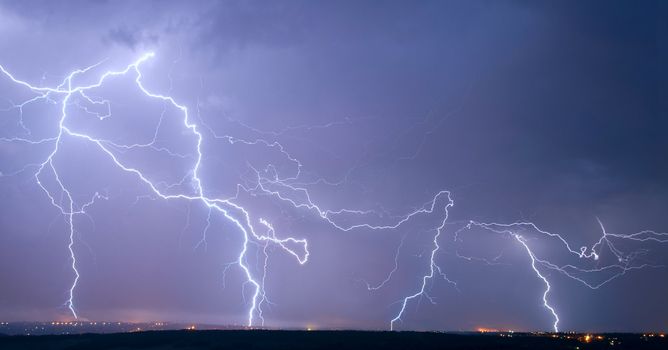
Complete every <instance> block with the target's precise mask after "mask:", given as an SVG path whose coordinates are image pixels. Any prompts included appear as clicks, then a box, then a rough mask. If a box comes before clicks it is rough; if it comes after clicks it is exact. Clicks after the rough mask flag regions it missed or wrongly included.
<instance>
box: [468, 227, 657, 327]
mask: <svg viewBox="0 0 668 350" xmlns="http://www.w3.org/2000/svg"><path fill="white" fill-rule="evenodd" d="M596 220H597V222H598V225H599V227H600V228H601V236H600V237H599V239H598V240H597V241H596V242H595V243H593V244H592V245H591V246H581V247H580V248H579V249H575V248H573V244H572V243H570V242H569V241H568V240H566V239H565V238H564V236H562V235H560V234H558V233H553V232H549V231H546V230H543V229H540V228H539V227H538V226H537V225H536V224H534V223H532V222H524V221H520V222H514V223H510V224H503V223H482V222H477V221H470V222H469V223H468V225H467V226H466V228H467V229H471V228H472V227H479V228H482V229H484V230H486V231H489V232H493V233H497V234H502V235H506V236H508V237H511V238H513V239H514V240H516V241H517V242H518V243H519V244H520V245H521V246H522V247H523V249H524V250H525V251H526V254H527V256H528V257H529V259H530V262H531V268H532V269H533V271H534V273H535V274H536V276H537V277H538V278H539V279H540V280H541V281H542V282H543V283H544V284H545V289H544V291H543V296H542V300H543V307H545V309H547V310H548V311H549V312H550V314H551V315H552V317H553V319H554V323H553V325H552V329H553V330H554V331H555V332H558V331H559V327H558V326H559V315H558V313H557V311H556V309H555V308H554V307H553V306H552V305H551V304H550V303H549V301H548V295H549V293H550V290H551V289H552V286H551V285H550V281H549V280H548V279H547V277H546V275H545V274H544V272H542V270H551V271H556V272H557V273H560V274H562V275H564V276H566V277H567V278H569V279H571V280H574V281H576V282H578V283H580V284H582V285H584V286H585V287H587V288H589V289H599V288H600V287H602V286H604V285H605V284H607V283H609V282H610V281H613V280H614V279H616V278H619V277H620V276H622V275H624V274H626V273H627V272H629V271H631V270H638V269H643V268H658V267H663V265H656V264H649V263H645V262H640V263H636V261H637V260H638V259H639V258H640V257H641V256H642V255H644V254H645V253H646V251H645V250H631V251H628V252H625V251H624V250H623V249H621V248H619V246H620V244H621V243H623V242H636V243H638V242H653V243H668V233H664V232H656V231H652V230H643V231H639V232H636V233H632V234H619V233H609V232H608V231H607V230H606V229H605V226H604V225H603V222H602V221H601V220H600V219H598V218H596ZM532 233H534V234H538V235H539V237H538V238H544V239H548V240H551V241H554V242H556V243H557V244H558V247H561V250H556V251H563V252H565V253H566V254H568V255H570V256H572V257H576V258H578V260H579V261H590V262H592V261H593V262H596V263H597V264H599V265H598V266H597V267H594V268H585V267H580V266H578V265H576V264H556V263H554V262H551V261H550V260H548V259H544V258H540V257H538V256H537V255H536V253H535V252H534V250H533V249H532V248H531V246H530V244H529V241H528V238H527V236H528V235H529V234H532ZM606 251H607V252H609V253H611V254H612V257H613V258H614V262H613V263H607V264H605V263H603V264H601V258H602V255H603V253H604V252H606ZM495 260H496V259H495ZM601 274H609V276H608V277H607V278H604V279H602V280H598V281H594V277H597V276H599V275H601Z"/></svg>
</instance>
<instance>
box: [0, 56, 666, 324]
mask: <svg viewBox="0 0 668 350" xmlns="http://www.w3.org/2000/svg"><path fill="white" fill-rule="evenodd" d="M153 57H154V54H153V53H147V54H145V55H142V56H141V57H140V58H139V59H137V60H136V61H134V62H132V63H131V64H129V65H127V66H125V67H124V68H123V69H121V70H115V71H113V70H112V71H106V72H104V73H102V74H101V75H99V76H98V77H97V80H95V82H94V83H90V84H87V85H86V84H77V83H76V81H77V80H78V79H77V78H79V77H80V76H84V75H85V76H88V75H90V73H91V72H93V71H94V70H95V69H98V68H99V67H100V65H101V64H102V63H103V62H104V61H103V62H99V63H97V64H94V65H91V66H89V67H86V68H84V69H78V70H75V71H73V72H71V73H70V74H69V75H67V76H66V77H65V78H64V80H63V81H62V82H61V83H60V84H59V85H57V86H55V87H44V86H35V85H32V84H30V83H28V82H26V81H24V80H20V79H19V78H17V77H15V76H14V75H13V74H11V73H10V72H9V71H8V70H6V69H5V67H4V66H2V65H0V72H1V73H2V74H1V75H3V76H4V77H6V78H7V79H9V80H10V81H11V82H12V83H14V84H16V85H17V86H18V87H20V88H21V89H26V90H28V91H30V92H31V93H32V94H34V96H32V97H31V98H28V99H26V100H25V101H23V102H21V103H14V102H11V101H10V103H11V106H10V107H9V108H5V109H3V110H2V111H5V112H9V111H17V112H18V122H17V124H18V127H19V128H20V129H21V130H22V131H23V135H21V136H15V137H3V138H0V142H6V143H20V144H26V145H29V146H37V145H40V146H49V147H50V148H49V152H48V154H47V155H46V157H45V158H44V159H42V160H41V161H39V162H37V163H31V164H26V165H25V166H24V167H23V168H22V169H19V170H16V171H10V172H7V173H0V176H12V175H17V174H19V173H22V172H26V171H29V170H30V171H33V173H32V175H33V177H34V179H35V183H36V184H37V186H39V188H40V189H41V191H42V192H43V193H44V194H45V195H46V197H47V198H48V200H49V201H50V203H51V204H52V205H53V206H54V207H55V208H56V209H57V210H59V212H60V214H61V215H62V217H63V218H64V221H65V223H66V225H67V237H68V240H67V243H68V244H67V249H68V253H69V258H70V264H71V269H72V273H73V280H72V284H71V286H70V288H69V289H68V291H67V299H66V301H65V306H66V307H67V309H68V310H69V311H70V312H71V314H72V316H74V317H75V318H78V317H79V315H78V311H77V307H76V304H75V299H76V298H75V297H76V289H77V285H78V283H79V280H80V278H82V276H81V274H80V272H79V269H78V267H79V265H78V262H77V254H76V253H77V252H76V235H75V234H76V232H77V231H76V225H75V222H76V219H77V216H79V215H88V214H87V212H86V211H87V209H88V208H89V207H91V206H93V205H95V203H96V202H97V201H98V200H108V199H109V198H108V196H106V195H102V194H100V193H97V192H96V193H94V194H93V195H92V196H89V197H88V198H90V199H89V200H88V201H86V202H83V203H78V202H77V201H76V200H75V197H74V196H73V195H72V187H71V184H68V183H66V181H64V180H63V178H62V177H61V169H60V168H59V166H58V162H57V161H56V160H55V159H56V158H55V157H56V155H58V154H60V153H63V152H64V151H63V150H61V147H60V146H61V145H62V143H63V141H64V140H65V139H67V138H72V139H77V140H82V141H85V142H87V143H88V144H90V145H92V146H94V147H95V148H96V149H97V150H98V151H99V153H100V155H101V156H103V157H104V158H103V159H106V160H107V161H110V162H111V164H113V165H114V166H115V167H116V169H118V170H119V171H121V172H124V173H128V174H131V175H134V177H135V178H136V179H137V180H138V181H139V182H140V183H141V184H143V185H144V186H145V187H146V188H147V189H148V190H150V193H151V197H155V199H161V200H181V201H187V202H188V214H187V218H186V220H187V222H186V227H184V228H183V231H185V230H186V229H187V228H188V226H189V225H190V207H191V205H192V204H193V203H200V204H203V205H204V206H205V207H206V209H207V217H206V226H205V227H204V229H203V231H202V237H201V240H200V241H199V242H198V243H197V245H196V246H195V249H198V248H199V247H203V248H204V249H205V250H206V249H207V235H208V234H209V233H210V232H211V229H212V215H213V214H218V215H221V216H222V217H223V218H225V219H226V220H227V221H228V222H229V223H231V224H233V226H234V227H236V229H237V230H238V232H240V233H241V235H242V244H241V247H240V249H239V252H238V255H236V261H234V262H233V263H230V264H226V265H225V266H224V270H223V281H222V282H223V287H224V286H225V273H226V272H227V270H228V269H229V268H230V267H232V266H237V267H238V268H239V269H240V270H241V272H242V273H243V275H244V276H245V282H244V283H243V286H242V287H243V288H242V289H243V291H245V290H246V288H248V287H250V288H251V293H250V298H248V304H249V306H248V310H247V325H248V326H254V325H256V324H260V325H264V323H265V318H264V310H263V306H266V305H272V304H273V303H272V302H271V301H270V299H269V297H268V295H267V288H266V287H265V285H266V281H267V278H268V277H267V276H268V272H269V267H270V265H269V261H270V253H271V252H273V251H274V250H275V249H276V250H280V251H282V252H284V253H287V254H289V255H290V256H291V257H293V258H294V259H295V260H296V262H297V263H298V264H299V265H303V264H306V263H308V261H309V256H310V254H311V252H310V251H309V244H308V241H307V240H306V239H304V238H298V237H292V236H284V235H282V234H279V233H278V232H277V230H276V229H275V228H274V225H273V224H272V223H271V222H270V221H269V220H267V219H265V218H262V217H259V216H256V215H254V214H252V211H251V210H250V209H249V208H247V207H245V206H243V205H241V204H240V203H239V195H240V193H242V192H243V193H247V194H250V195H253V196H256V195H263V196H267V197H270V198H273V199H274V200H276V201H278V202H280V203H283V204H285V205H287V206H289V207H290V208H292V209H296V210H301V211H303V212H304V213H310V214H312V215H314V216H315V217H317V218H319V219H320V220H322V222H324V223H326V224H328V225H329V226H330V227H332V228H333V229H336V230H338V231H341V232H350V231H354V230H360V231H369V230H370V231H391V230H398V229H400V228H402V227H403V225H404V224H406V223H407V222H408V221H410V220H411V219H413V218H415V217H420V216H424V215H436V216H437V217H438V218H439V223H440V224H439V225H438V226H437V227H435V228H434V230H433V232H434V235H433V239H432V242H431V243H430V251H429V254H425V255H427V256H428V258H429V259H428V261H429V262H428V265H427V271H426V272H425V274H424V275H422V276H420V279H419V283H418V285H417V288H416V289H415V290H414V291H412V292H411V293H407V294H408V295H407V296H405V297H403V298H402V299H400V300H399V301H398V302H397V304H398V305H399V306H400V307H398V310H397V312H396V314H395V315H394V317H393V318H392V319H391V320H390V322H389V328H390V329H392V330H394V329H395V327H396V325H397V323H398V322H401V321H402V318H403V317H404V316H405V314H406V309H407V306H408V305H409V303H411V302H413V301H415V300H418V301H419V300H420V299H422V298H423V297H425V298H427V299H428V300H430V301H431V302H434V300H433V298H432V297H431V296H429V295H428V288H429V287H430V283H432V284H433V281H434V279H435V277H439V276H440V277H442V278H443V279H444V280H445V281H446V282H447V283H450V284H452V285H453V286H454V287H455V288H457V284H456V282H454V281H452V280H450V279H449V278H448V277H447V276H446V274H445V273H444V271H443V270H442V269H441V267H440V266H439V265H438V263H437V254H439V252H440V250H441V245H440V244H439V239H440V238H441V235H442V233H443V232H444V230H445V225H446V222H447V220H448V217H449V210H450V209H451V208H452V207H453V205H454V201H453V200H452V198H451V194H450V192H448V191H440V192H438V193H436V194H435V195H434V196H433V197H432V198H431V200H430V201H428V202H427V203H425V204H424V205H422V206H421V207H419V208H417V209H415V210H413V211H412V212H409V213H408V214H405V215H401V216H391V217H389V218H386V219H385V221H384V222H383V223H378V222H379V221H378V218H379V217H381V215H378V213H376V212H375V211H372V210H359V209H347V208H341V209H328V208H325V207H324V206H323V205H322V204H319V203H318V202H317V201H316V200H315V199H313V196H312V195H311V193H310V192H309V190H308V187H307V185H309V184H317V183H324V184H328V185H332V186H336V185H338V184H339V183H337V182H331V181H328V180H324V179H317V180H315V181H306V180H304V179H303V177H302V168H303V164H302V162H301V161H300V160H299V159H297V158H296V157H294V156H293V155H292V154H291V153H290V152H289V151H288V149H287V148H286V147H284V146H283V145H282V144H281V143H280V142H278V141H275V140H269V139H263V138H257V139H244V138H239V137H236V136H232V135H226V134H219V133H218V132H216V131H215V130H214V128H212V127H211V126H209V125H208V124H206V123H205V122H204V120H203V119H202V118H201V116H200V115H199V105H197V109H198V110H197V113H196V115H192V113H190V109H189V108H188V107H187V106H186V105H184V104H181V103H179V102H177V100H176V99H175V98H174V97H172V96H169V95H163V94H161V93H157V92H154V91H152V90H150V89H148V88H146V87H145V86H144V83H143V74H142V70H141V67H142V65H144V64H145V63H146V62H147V61H148V60H150V59H151V58H153ZM120 76H130V77H132V78H134V84H135V85H136V87H137V88H138V89H139V92H140V93H141V94H143V95H144V96H145V97H147V98H150V99H154V100H157V101H162V102H163V103H164V109H163V111H162V113H161V115H160V118H159V121H158V123H157V126H156V127H155V130H154V131H153V137H152V139H151V140H150V141H148V142H134V143H129V144H123V143H119V142H114V141H112V140H108V139H102V138H98V137H95V136H94V135H92V134H90V133H87V132H85V131H81V130H78V129H77V128H76V126H75V125H72V123H71V120H70V118H69V114H68V113H69V112H71V109H72V108H78V109H80V110H82V111H84V112H85V113H86V114H87V115H92V116H94V117H96V118H98V119H99V120H104V119H108V118H113V117H114V115H113V113H112V104H111V102H110V101H109V100H107V99H102V98H98V97H95V98H94V97H92V96H93V94H92V93H91V90H93V89H96V88H100V87H102V86H103V85H104V84H105V83H106V82H107V81H108V80H109V79H110V78H112V77H120ZM168 77H169V81H170V87H169V90H168V93H170V91H171V88H172V79H171V71H170V73H169V75H168ZM40 102H46V103H50V104H54V105H58V106H59V111H60V112H59V116H58V119H57V125H58V128H57V132H56V133H55V135H52V136H49V137H44V138H34V137H33V134H32V132H31V130H30V128H29V127H28V125H26V123H25V121H24V109H25V108H26V106H28V105H31V104H35V103H40ZM91 106H95V107H98V108H99V107H102V109H103V113H100V112H98V111H94V110H92V108H90V107H91ZM167 108H172V109H174V110H176V111H177V112H178V113H179V116H180V117H179V118H180V123H181V124H180V127H182V128H183V131H184V132H187V133H188V134H190V135H192V136H193V137H194V138H195V140H196V141H195V145H194V148H193V149H192V150H191V151H190V152H188V153H179V152H175V151H173V150H171V149H169V148H168V147H164V146H159V142H158V135H159V132H160V129H161V128H162V127H163V122H164V121H165V118H167V115H168V114H167ZM96 110H97V109H96ZM349 123H351V121H350V120H349V119H346V120H345V121H344V122H335V123H328V124H323V125H317V126H308V125H300V126H295V127H287V128H285V129H283V130H281V131H278V132H266V131H260V130H257V129H252V128H251V127H250V126H247V125H245V124H242V123H240V124H241V125H242V126H244V127H246V128H249V129H252V130H253V131H255V133H256V134H258V135H264V136H274V137H276V136H280V135H282V134H284V133H288V132H292V131H295V130H302V129H303V130H311V129H320V128H327V127H330V126H332V125H339V124H349ZM207 138H212V139H215V140H222V141H226V142H227V143H229V144H230V145H244V146H253V147H262V148H263V149H267V150H272V151H274V152H278V153H280V155H281V156H282V157H283V159H284V160H285V161H286V162H287V163H289V164H291V165H292V169H293V171H291V172H290V173H288V174H282V173H281V172H280V171H279V170H278V169H279V167H277V166H276V165H274V164H269V165H268V166H266V167H265V168H263V169H258V168H255V167H253V166H252V165H250V164H248V170H249V172H250V173H251V174H252V179H251V180H249V181H244V182H242V183H238V184H234V186H235V187H236V194H235V196H232V197H215V196H213V195H211V193H210V190H209V188H210V186H207V184H206V183H205V182H204V181H203V180H202V178H201V176H200V171H201V168H202V163H203V157H204V154H203V147H202V144H203V142H204V141H205V140H206V139H207ZM423 143H424V140H423ZM423 143H422V144H423ZM422 144H420V147H422ZM137 149H150V150H152V151H154V152H159V153H164V154H166V155H168V156H169V157H176V158H179V159H181V160H184V161H191V163H190V167H189V169H188V171H187V173H186V175H185V176H184V177H182V178H181V180H180V182H179V183H177V184H168V183H164V182H159V181H156V180H152V179H151V176H149V175H148V174H147V173H146V172H144V171H142V170H141V169H139V168H136V167H133V166H131V165H129V164H127V163H126V162H123V161H122V160H121V159H120V158H119V155H120V154H123V153H124V152H127V151H129V150H137ZM418 151H419V150H418ZM347 176H348V175H346V177H347ZM47 177H49V178H52V179H53V181H54V182H55V184H56V186H55V187H56V188H52V186H49V185H46V184H45V181H46V178H47ZM186 183H187V184H191V188H190V189H189V190H182V187H183V186H180V185H183V184H186ZM146 197H147V196H146V195H139V196H137V201H138V200H139V199H140V198H146ZM370 217H373V218H374V219H375V220H369V218H370ZM254 218H256V219H254ZM598 224H599V226H600V229H601V232H602V235H601V236H600V238H599V239H598V240H597V241H596V242H595V243H594V244H592V245H591V246H582V247H580V248H579V249H575V248H573V244H572V243H570V242H569V241H568V240H567V239H566V238H565V237H564V236H562V235H560V234H556V233H552V232H548V231H545V230H542V229H540V228H539V227H538V226H537V225H536V224H534V223H531V222H515V223H511V224H502V223H483V222H477V221H470V222H468V224H467V225H466V226H465V227H464V228H462V229H461V230H459V231H457V232H455V243H456V241H458V240H461V239H462V238H461V237H459V235H460V233H461V232H462V231H463V230H464V229H469V230H470V229H473V228H479V229H482V230H484V231H485V232H492V233H496V234H501V235H502V236H506V237H510V238H512V239H513V241H514V242H516V243H518V244H519V245H520V247H521V250H522V251H523V252H525V253H526V254H527V257H528V259H527V262H528V263H529V264H530V266H531V268H532V271H533V272H534V273H535V275H536V277H537V278H538V279H539V280H540V281H541V282H542V283H543V284H544V286H545V287H544V289H543V294H542V302H543V307H544V308H545V309H546V310H548V311H549V313H550V315H551V317H552V319H553V324H552V328H553V330H554V331H558V330H559V322H560V319H559V315H558V312H557V310H556V307H555V306H554V305H553V303H552V302H550V300H549V299H550V293H551V292H552V291H553V288H552V285H551V282H550V279H549V277H550V276H549V274H548V273H547V272H548V271H553V272H556V273H558V274H561V275H563V276H565V277H567V278H569V279H571V280H574V281H576V282H578V283H580V284H582V285H584V286H585V287H587V288H589V289H598V288H600V287H602V286H604V285H605V284H607V283H609V282H611V281H612V280H614V279H616V278H618V277H620V276H622V275H624V274H625V273H626V272H628V271H631V270H637V269H642V268H652V267H659V266H660V265H656V264H651V263H649V262H646V261H643V259H641V257H642V256H643V255H644V254H645V251H644V250H637V249H636V250H631V251H625V250H624V249H622V248H621V247H622V245H621V244H622V242H627V243H628V242H635V243H668V233H661V232H655V231H650V230H645V231H640V232H637V233H633V234H617V233H610V232H608V231H607V230H606V229H605V227H604V225H603V223H602V222H601V221H600V220H599V221H598ZM430 232H431V231H430ZM182 234H183V232H182ZM406 237H407V235H406V234H405V235H403V236H402V239H401V242H400V244H399V245H398V247H397V248H396V252H395V255H394V266H393V268H392V269H391V270H389V271H388V273H387V275H386V277H385V278H384V279H383V280H382V281H380V282H377V283H375V284H371V283H368V282H365V283H366V287H367V290H368V291H371V292H373V291H377V290H379V289H381V288H383V287H385V286H386V285H387V284H388V283H389V282H390V280H391V279H392V277H393V275H394V274H395V273H396V272H397V271H398V269H399V259H400V254H401V250H402V248H403V246H404V241H405V239H406ZM430 237H431V236H430ZM534 238H536V239H541V242H548V243H556V244H557V246H558V247H559V250H558V252H564V253H566V254H567V255H568V256H570V257H572V258H577V260H576V261H577V262H578V263H567V264H558V263H555V262H554V261H553V260H550V258H547V257H543V256H539V255H538V254H536V250H535V246H534V244H535V242H534V241H533V239H534ZM179 242H180V241H179ZM249 249H256V250H257V255H256V256H257V259H258V261H257V263H256V264H255V266H254V267H253V266H252V264H249V262H248V260H249V259H248V257H249ZM455 251H456V257H458V258H461V259H465V260H468V261H481V262H483V263H485V264H487V265H490V266H493V265H499V264H502V263H500V262H499V259H500V258H501V256H502V254H499V255H498V256H497V257H495V258H493V259H491V260H489V259H486V258H478V257H473V256H466V255H462V254H460V253H459V251H457V250H455ZM605 252H607V253H609V254H611V257H612V258H613V259H614V261H613V262H611V263H603V262H602V257H603V255H604V253H605ZM260 260H261V261H260ZM587 261H588V262H596V263H597V265H596V266H595V267H581V266H582V265H581V263H582V262H587ZM601 275H603V276H604V278H602V279H594V278H592V276H601ZM243 291H242V296H243V298H244V300H246V298H247V295H246V293H244V292H243ZM256 319H257V320H259V322H258V321H256Z"/></svg>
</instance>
